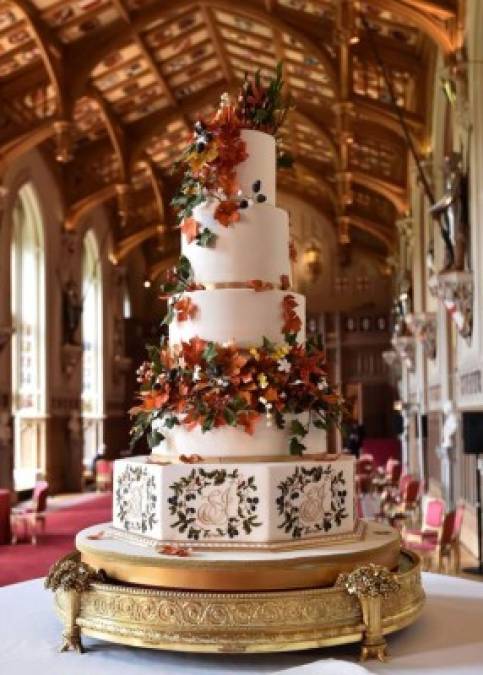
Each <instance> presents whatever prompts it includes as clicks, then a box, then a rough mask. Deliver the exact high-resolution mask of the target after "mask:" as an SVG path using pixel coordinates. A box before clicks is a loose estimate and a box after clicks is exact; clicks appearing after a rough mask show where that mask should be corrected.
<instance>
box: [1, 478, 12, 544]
mask: <svg viewBox="0 0 483 675" xmlns="http://www.w3.org/2000/svg"><path fill="white" fill-rule="evenodd" d="M10 539H11V530H10V490H0V544H10Z"/></svg>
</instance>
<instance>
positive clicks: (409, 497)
mask: <svg viewBox="0 0 483 675" xmlns="http://www.w3.org/2000/svg"><path fill="white" fill-rule="evenodd" d="M421 490H422V481H420V480H418V479H416V478H411V480H409V481H406V482H405V485H404V490H403V492H402V494H401V495H400V497H399V499H398V501H397V502H395V503H392V504H389V506H388V507H387V508H386V510H385V513H386V516H387V518H388V519H389V522H390V523H391V525H393V526H396V527H397V526H399V527H401V526H402V524H403V523H404V522H406V521H408V520H409V521H411V522H413V521H414V520H415V517H416V514H417V511H418V509H419V507H420V502H421Z"/></svg>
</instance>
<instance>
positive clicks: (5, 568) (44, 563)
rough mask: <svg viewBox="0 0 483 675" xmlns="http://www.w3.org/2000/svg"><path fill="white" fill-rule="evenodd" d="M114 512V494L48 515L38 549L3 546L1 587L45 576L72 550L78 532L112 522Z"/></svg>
mask: <svg viewBox="0 0 483 675" xmlns="http://www.w3.org/2000/svg"><path fill="white" fill-rule="evenodd" d="M111 511H112V495H111V494H110V493H106V494H101V495H95V496H93V497H92V499H89V500H87V501H85V502H82V503H81V504H77V505H75V506H70V507H66V508H61V509H58V510H56V511H52V513H48V515H47V523H46V528H45V534H41V533H40V534H39V536H38V543H37V545H36V546H32V545H31V544H30V543H26V542H23V541H22V542H20V543H18V544H16V545H15V546H0V586H6V585H7V584H13V583H16V582H17V581H26V580H27V579H35V578H36V577H43V576H45V575H46V574H47V572H48V569H49V567H50V566H51V565H52V563H54V562H55V561H56V560H58V559H59V558H60V557H62V556H63V555H66V554H67V553H70V552H71V551H72V550H73V548H74V539H75V535H76V534H77V532H78V531H79V530H82V529H83V528H84V527H88V526H89V525H95V524H96V523H103V522H106V521H109V520H111Z"/></svg>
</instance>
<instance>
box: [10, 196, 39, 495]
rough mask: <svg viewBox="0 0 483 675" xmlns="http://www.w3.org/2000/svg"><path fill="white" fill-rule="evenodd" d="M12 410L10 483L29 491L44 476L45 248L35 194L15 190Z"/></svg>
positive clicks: (13, 216)
mask: <svg viewBox="0 0 483 675" xmlns="http://www.w3.org/2000/svg"><path fill="white" fill-rule="evenodd" d="M11 288H12V325H13V327H14V330H15V333H14V337H13V341H12V392H13V396H12V412H13V417H14V484H15V489H16V490H26V489H30V488H32V487H33V485H34V484H35V481H36V480H37V479H38V478H39V476H40V475H42V474H45V457H46V453H45V413H46V387H45V367H46V364H45V358H46V356H45V355H46V348H45V250H44V228H43V223H42V215H41V212H40V207H39V203H38V199H37V194H36V192H35V189H34V187H33V185H32V184H31V183H26V184H24V185H23V186H22V188H21V189H20V190H19V192H18V195H17V199H16V201H15V204H14V208H13V212H12V248H11Z"/></svg>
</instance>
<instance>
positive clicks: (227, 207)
mask: <svg viewBox="0 0 483 675" xmlns="http://www.w3.org/2000/svg"><path fill="white" fill-rule="evenodd" d="M214 218H215V219H216V220H217V221H218V222H219V223H221V225H224V226H225V227H228V226H229V225H230V224H231V223H236V222H237V221H238V220H240V213H239V211H238V202H236V201H234V200H232V199H227V200H225V201H224V202H220V203H219V204H218V206H217V207H216V209H215V213H214Z"/></svg>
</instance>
